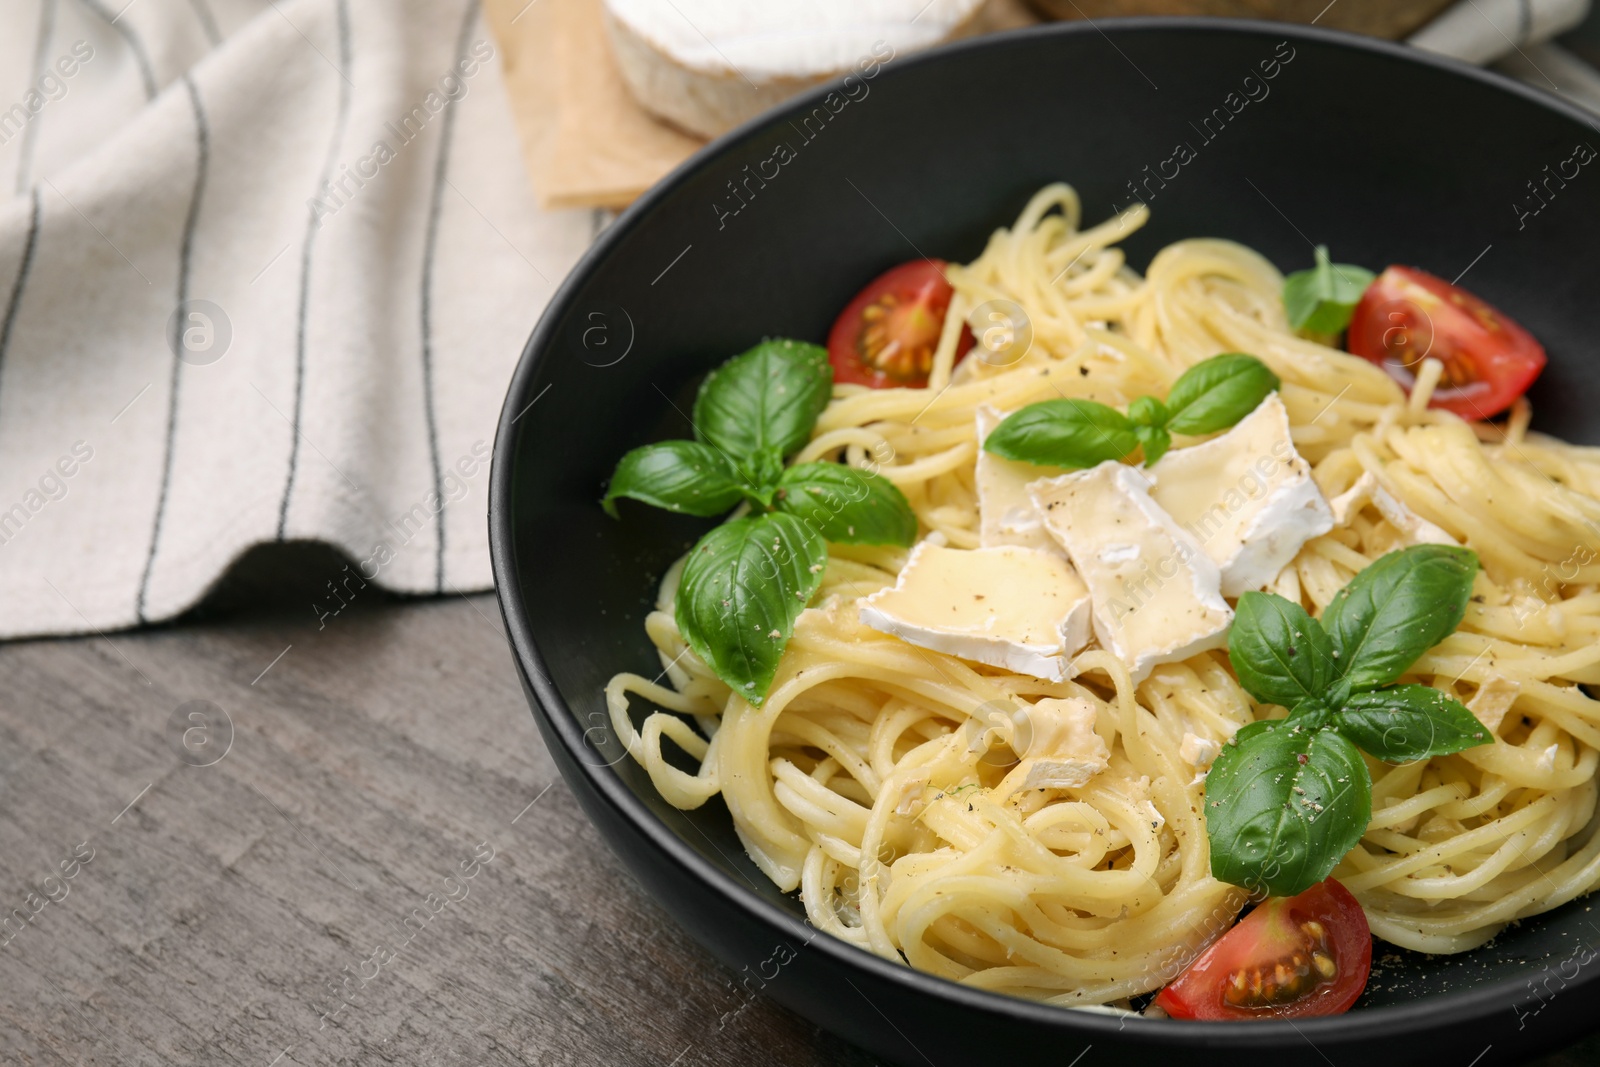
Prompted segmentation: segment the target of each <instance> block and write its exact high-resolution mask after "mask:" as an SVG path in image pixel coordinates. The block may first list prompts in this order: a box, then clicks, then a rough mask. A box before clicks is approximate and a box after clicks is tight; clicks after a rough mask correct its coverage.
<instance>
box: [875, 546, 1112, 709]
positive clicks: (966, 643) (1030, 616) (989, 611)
mask: <svg viewBox="0 0 1600 1067" xmlns="http://www.w3.org/2000/svg"><path fill="white" fill-rule="evenodd" d="M858 610H859V612H860V617H861V621H862V623H864V624H865V625H867V626H870V627H872V628H873V629H874V630H880V631H882V632H883V633H886V634H892V635H894V636H895V637H898V638H900V639H901V640H902V641H905V642H907V643H909V644H913V645H918V646H920V647H922V648H928V649H932V650H933V651H935V652H943V653H945V654H946V655H950V656H956V657H958V658H960V659H967V660H972V661H973V662H974V663H986V664H988V665H990V666H991V667H1002V668H1004V669H1006V670H1009V671H1015V672H1017V673H1018V674H1027V675H1031V676H1032V677H1034V678H1043V679H1045V680H1047V681H1052V682H1059V681H1065V680H1066V679H1068V678H1070V677H1072V675H1073V673H1074V671H1073V667H1072V657H1073V655H1074V654H1075V653H1077V652H1078V650H1080V649H1081V648H1083V646H1084V645H1086V644H1088V643H1089V634H1090V622H1089V591H1088V589H1087V588H1085V586H1084V584H1083V580H1082V579H1080V578H1079V577H1078V575H1077V574H1076V573H1075V572H1074V571H1073V569H1072V566H1071V565H1070V564H1069V563H1068V562H1067V561H1066V560H1065V559H1062V558H1061V556H1060V555H1058V554H1055V553H1051V552H1041V551H1039V550H1037V549H1031V548H1019V547H1016V546H1010V545H1008V546H1003V547H1000V548H977V549H971V550H962V549H957V548H946V547H944V546H943V545H939V544H936V543H934V542H932V541H929V540H925V541H923V542H921V543H920V544H918V545H917V547H916V548H914V549H912V551H911V558H910V559H908V560H907V561H906V565H905V567H904V568H902V569H901V571H900V577H899V579H898V580H897V581H896V582H895V584H894V585H892V586H890V587H889V588H887V589H883V590H880V591H878V592H876V593H873V594H872V595H871V596H869V597H865V598H863V599H862V600H861V601H860V606H859V609H858Z"/></svg>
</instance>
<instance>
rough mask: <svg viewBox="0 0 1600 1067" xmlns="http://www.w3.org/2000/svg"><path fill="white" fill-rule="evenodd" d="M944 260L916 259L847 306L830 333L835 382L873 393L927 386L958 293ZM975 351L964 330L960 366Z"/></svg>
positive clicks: (958, 349) (958, 350)
mask: <svg viewBox="0 0 1600 1067" xmlns="http://www.w3.org/2000/svg"><path fill="white" fill-rule="evenodd" d="M945 266H946V263H945V262H944V260H942V259H917V260H912V261H911V262H910V263H902V264H900V265H899V266H898V267H894V268H892V269H890V270H887V271H885V272H884V273H882V274H880V275H878V276H877V277H876V278H874V279H873V280H872V281H871V282H869V283H868V284H867V287H866V288H865V289H863V290H861V292H859V293H857V294H856V296H855V299H853V300H851V301H850V303H849V304H847V305H846V306H845V309H844V311H843V312H842V313H841V314H840V315H839V318H838V319H837V320H836V321H835V322H834V324H833V329H832V330H831V331H829V333H828V359H829V361H831V362H832V363H833V380H834V381H836V382H852V383H855V384H857V385H868V386H871V387H872V388H874V389H889V388H893V387H895V386H910V387H912V388H917V389H920V388H922V387H923V386H925V385H927V384H928V372H929V370H931V369H932V367H933V353H934V349H936V348H938V347H939V332H940V331H941V330H942V329H943V328H944V314H945V312H946V311H947V310H949V308H950V295H951V293H952V292H953V290H952V289H951V288H950V283H949V282H947V281H945V277H944V269H945ZM972 345H973V337H972V331H970V330H968V329H967V328H966V327H964V326H963V327H962V328H961V339H960V340H959V341H958V342H956V360H957V362H959V361H960V359H961V357H962V356H964V355H966V354H967V350H968V349H970V348H971V347H972Z"/></svg>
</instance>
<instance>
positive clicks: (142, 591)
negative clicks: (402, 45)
mask: <svg viewBox="0 0 1600 1067" xmlns="http://www.w3.org/2000/svg"><path fill="white" fill-rule="evenodd" d="M183 85H184V88H186V89H188V90H189V103H190V104H191V105H192V106H193V108H194V137H195V165H194V191H193V192H192V193H191V194H190V195H189V214H188V215H187V217H185V218H184V220H183V243H182V245H180V246H179V251H178V308H179V309H180V310H181V309H182V308H183V307H184V306H185V305H186V304H187V303H188V301H189V291H190V290H189V275H190V270H189V266H190V263H191V261H192V259H193V252H194V230H195V223H196V222H197V221H198V220H199V218H200V201H201V199H202V198H203V197H204V196H205V191H206V172H207V171H208V170H209V169H210V167H211V129H210V126H209V125H207V123H206V109H205V106H204V105H203V104H201V102H200V89H199V87H198V86H196V85H195V83H194V79H193V78H191V77H189V75H187V74H185V75H184V76H183ZM186 319H187V316H185V315H179V316H178V317H177V318H175V319H173V320H172V336H170V337H168V338H167V347H168V348H170V349H171V350H172V376H171V379H170V381H169V383H168V385H167V447H166V456H165V458H164V459H163V460H162V463H161V489H160V495H159V496H157V498H156V521H155V529H154V530H152V531H151V533H150V551H149V552H148V553H147V554H146V556H145V558H144V574H143V575H142V576H141V577H140V579H139V600H138V604H137V609H138V613H139V621H140V622H145V621H147V620H146V617H145V613H144V608H145V595H146V594H147V593H148V592H149V590H150V572H151V570H152V568H154V566H155V562H156V549H157V548H159V547H160V544H161V523H162V520H163V519H165V518H166V514H167V494H168V490H169V488H170V487H171V485H172V445H173V440H174V438H175V437H176V436H177V431H178V387H179V385H180V384H181V383H182V373H181V372H182V370H183V360H181V359H179V358H178V352H179V350H180V346H181V345H182V344H183V329H184V326H185V322H186Z"/></svg>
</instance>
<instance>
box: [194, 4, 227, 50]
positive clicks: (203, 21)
mask: <svg viewBox="0 0 1600 1067" xmlns="http://www.w3.org/2000/svg"><path fill="white" fill-rule="evenodd" d="M189 6H190V7H192V8H194V18H195V21H196V22H198V23H200V28H201V29H202V30H204V31H205V35H206V40H208V41H210V42H211V47H212V48H215V47H217V45H219V44H221V43H222V31H221V30H219V29H218V28H217V16H216V15H214V14H212V13H211V5H210V4H208V3H207V2H206V0H189Z"/></svg>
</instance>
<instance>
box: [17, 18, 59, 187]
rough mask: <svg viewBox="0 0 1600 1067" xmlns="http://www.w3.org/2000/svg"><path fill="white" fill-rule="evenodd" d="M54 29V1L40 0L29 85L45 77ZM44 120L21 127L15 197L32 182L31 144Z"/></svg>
mask: <svg viewBox="0 0 1600 1067" xmlns="http://www.w3.org/2000/svg"><path fill="white" fill-rule="evenodd" d="M55 29H56V0H42V2H41V3H40V4H39V40H38V43H37V44H35V45H34V48H33V80H32V81H30V82H29V83H28V84H29V85H38V84H39V80H40V79H41V78H43V77H44V75H45V64H46V63H49V62H50V41H51V38H53V37H54V36H55ZM43 118H44V112H43V111H40V112H38V113H37V114H33V115H30V116H29V117H28V122H27V125H25V126H23V127H22V146H21V147H20V148H18V149H17V195H18V196H21V195H22V194H23V193H25V192H27V191H28V186H29V185H30V184H31V182H32V177H33V176H32V174H31V173H30V172H31V171H32V170H33V143H34V141H36V140H38V138H39V123H40V122H41V121H42V120H43Z"/></svg>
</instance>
